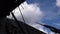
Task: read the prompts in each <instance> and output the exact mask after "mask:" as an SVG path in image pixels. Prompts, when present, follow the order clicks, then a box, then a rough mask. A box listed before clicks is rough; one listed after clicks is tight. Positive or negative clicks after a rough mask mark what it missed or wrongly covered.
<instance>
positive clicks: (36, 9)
mask: <svg viewBox="0 0 60 34" xmlns="http://www.w3.org/2000/svg"><path fill="white" fill-rule="evenodd" d="M19 7H20V9H21V12H22V14H23V16H24V19H25V21H26V23H27V24H29V25H30V26H32V27H34V28H36V29H38V30H41V31H43V32H45V33H47V34H48V33H50V34H54V33H53V32H51V31H50V30H49V29H48V28H45V27H44V26H41V25H39V24H36V23H41V24H46V25H50V26H53V27H55V28H57V29H60V0H26V1H25V2H24V3H22V4H21V5H20V6H19ZM14 11H15V12H14ZM13 12H14V14H15V16H16V18H17V19H18V20H20V21H23V20H22V17H21V14H20V12H19V8H18V7H17V8H16V9H15V10H13ZM9 18H12V16H11V15H10V17H9Z"/></svg>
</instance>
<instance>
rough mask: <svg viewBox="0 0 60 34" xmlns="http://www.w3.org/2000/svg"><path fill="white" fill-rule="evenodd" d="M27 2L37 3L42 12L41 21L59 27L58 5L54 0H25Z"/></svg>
mask: <svg viewBox="0 0 60 34" xmlns="http://www.w3.org/2000/svg"><path fill="white" fill-rule="evenodd" d="M26 1H27V3H28V4H31V3H38V4H39V7H40V9H41V11H42V12H43V13H44V16H43V17H42V19H41V21H42V23H46V24H47V25H50V26H53V27H56V28H58V29H60V25H57V24H60V14H58V12H59V7H57V6H56V0H26Z"/></svg>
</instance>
